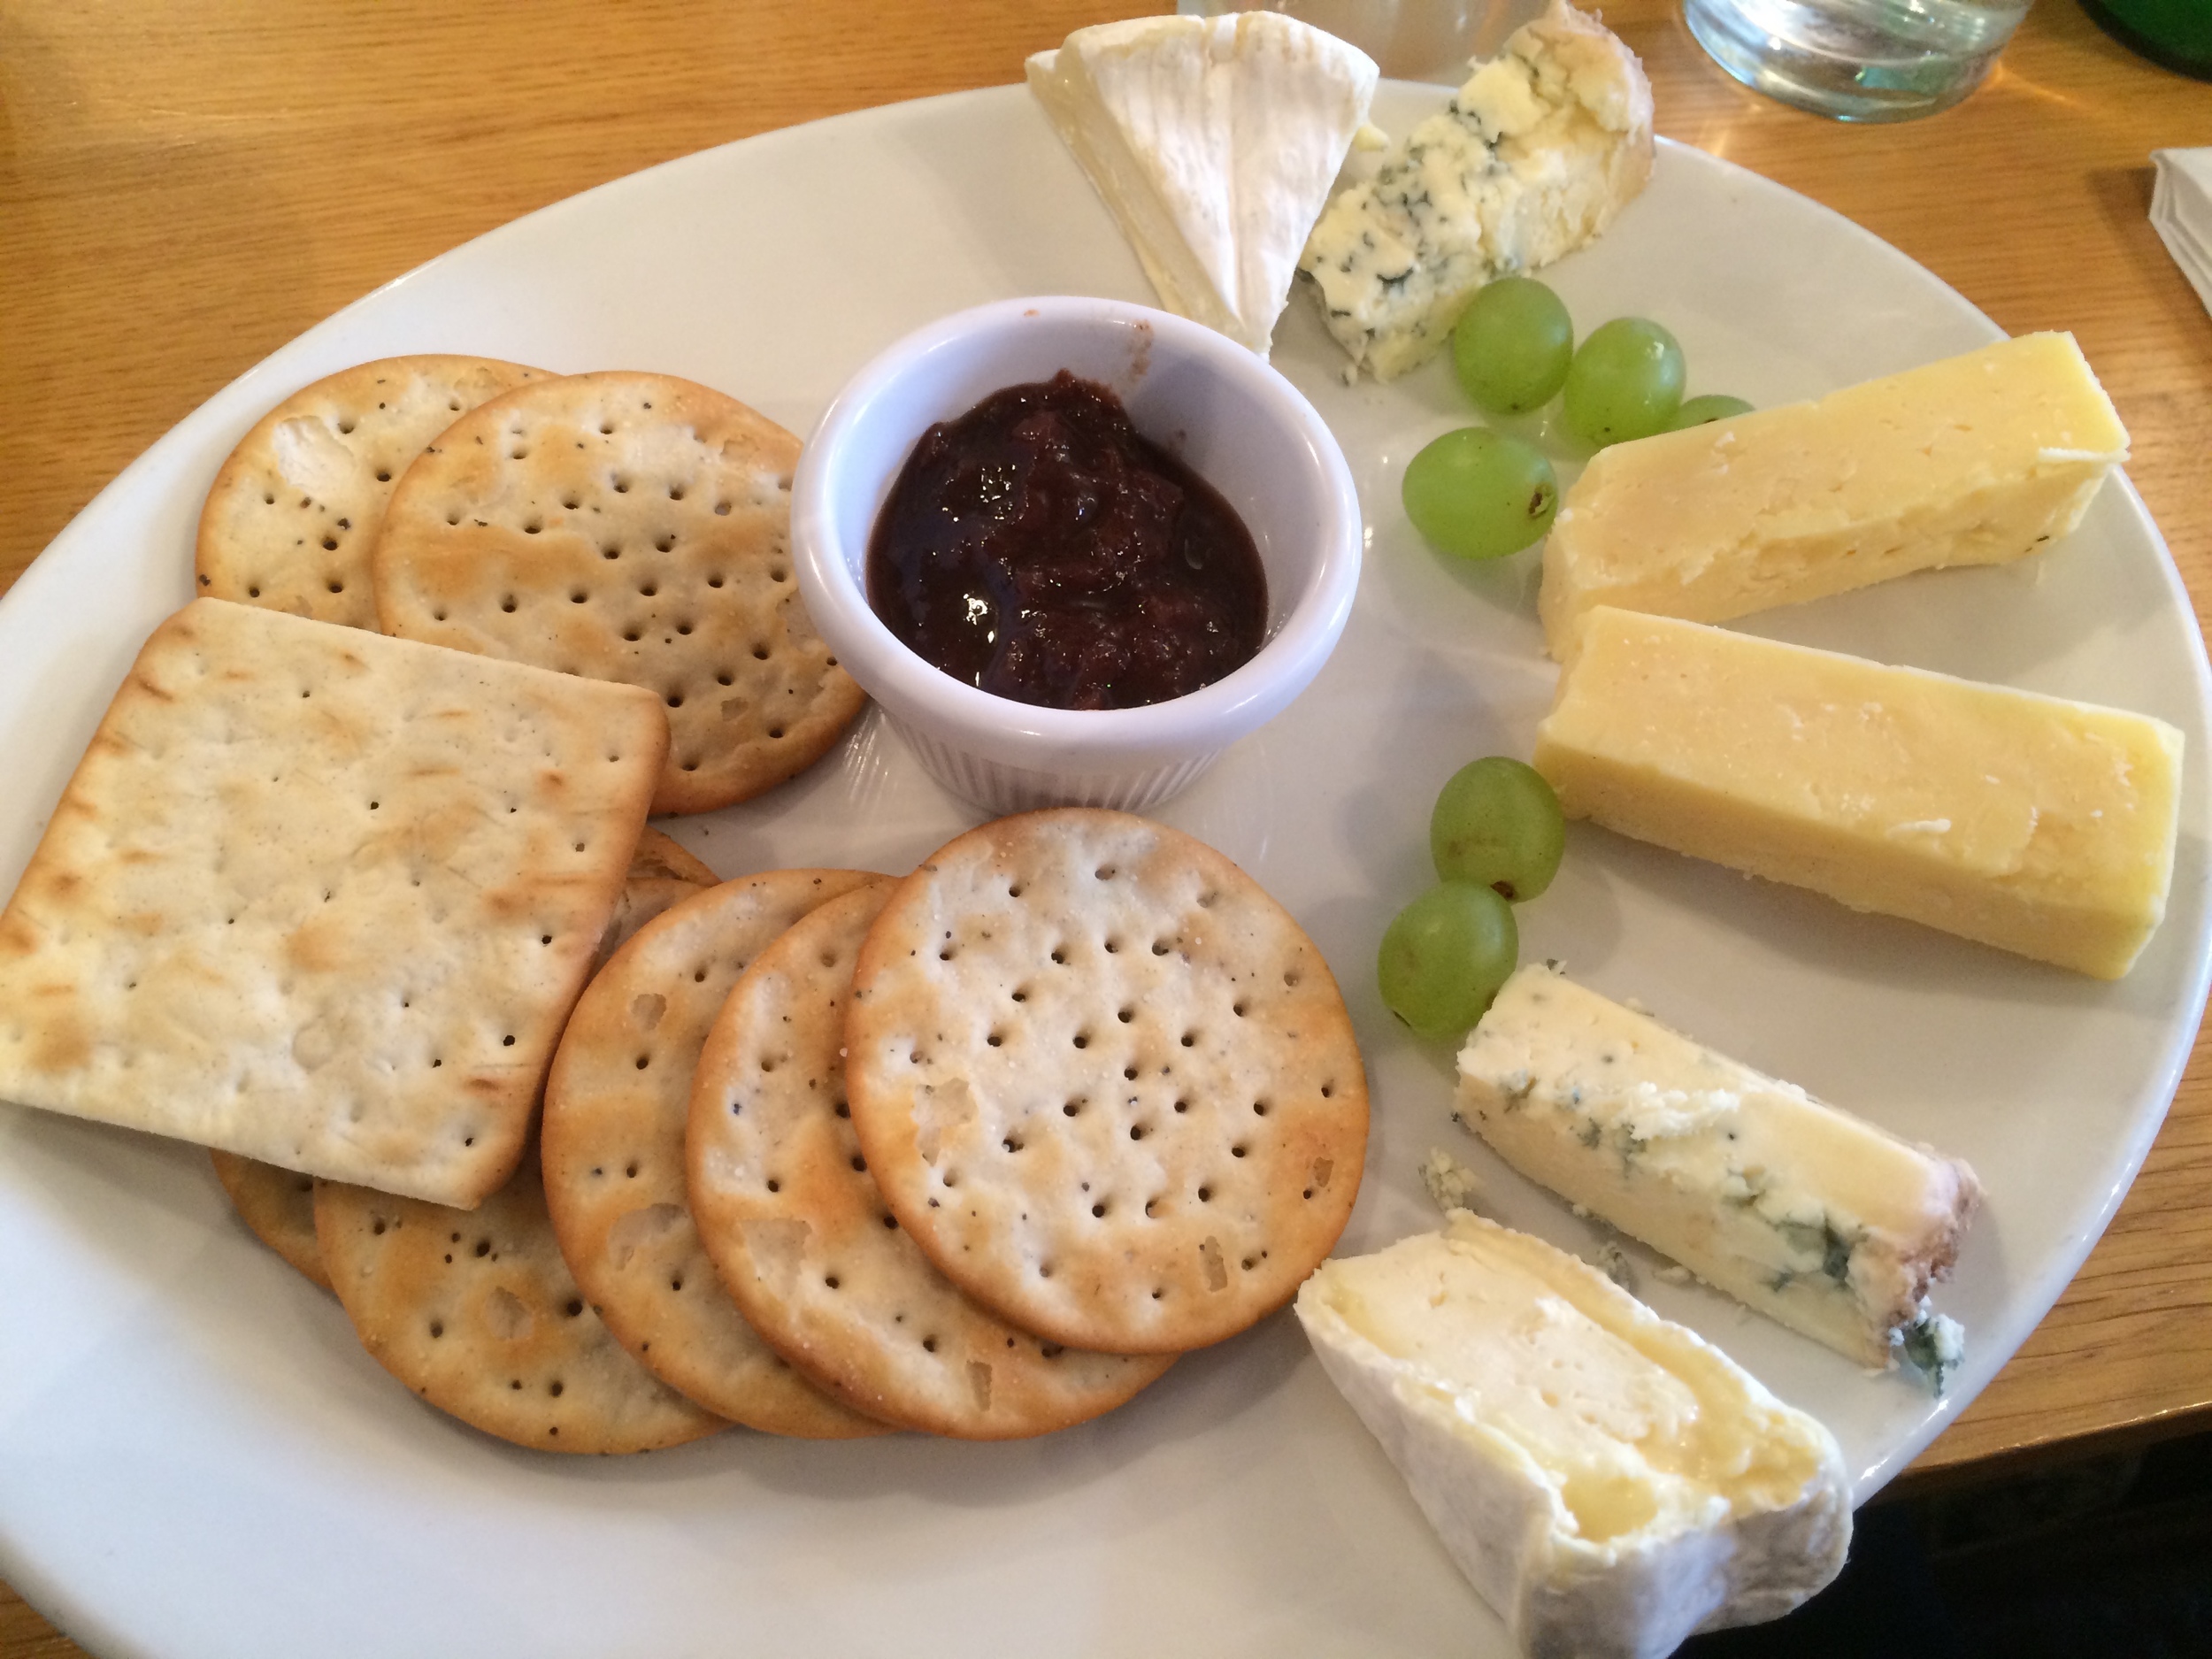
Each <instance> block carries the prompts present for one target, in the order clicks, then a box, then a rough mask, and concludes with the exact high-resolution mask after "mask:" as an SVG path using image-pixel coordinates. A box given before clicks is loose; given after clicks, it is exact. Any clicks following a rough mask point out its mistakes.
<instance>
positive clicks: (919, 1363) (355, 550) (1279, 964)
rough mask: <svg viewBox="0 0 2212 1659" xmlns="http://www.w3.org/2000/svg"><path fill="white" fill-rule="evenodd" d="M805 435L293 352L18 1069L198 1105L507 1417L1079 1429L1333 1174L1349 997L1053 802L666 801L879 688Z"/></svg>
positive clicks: (1249, 1299) (449, 1372) (1275, 1255)
mask: <svg viewBox="0 0 2212 1659" xmlns="http://www.w3.org/2000/svg"><path fill="white" fill-rule="evenodd" d="M796 451H797V444H796V442H795V440H794V439H792V438H791V437H790V435H789V434H786V433H783V432H781V431H780V429H778V428H777V427H775V426H772V425H771V424H770V423H768V422H767V421H765V420H764V419H761V418H760V417H759V416H757V415H756V414H754V413H753V412H752V411H749V410H747V409H745V408H744V407H743V406H742V405H741V404H738V403H734V402H733V401H732V400H730V399H729V398H727V397H725V396H722V395H720V394H718V393H716V392H712V391H710V390H709V389H708V388H703V387H698V386H694V385H691V384H689V383H687V382H685V381H681V380H673V379H671V378H669V377H665V376H653V375H642V374H623V373H611V374H590V375H575V376H558V375H550V374H546V373H541V372H540V371H536V370H532V369H527V368H523V367H520V366H518V365H511V364H502V363H496V362H491V361H488V360H481V359H473V358H459V357H413V358H398V359H389V360H387V361H384V362H381V363H377V364H370V365H364V366H363V367H361V368H359V369H356V370H352V371H349V372H347V373H344V374H341V375H338V376H334V377H332V378H331V379H330V380H325V381H322V382H319V383H318V384H317V385H315V386H313V387H310V388H306V390H304V391H303V392H301V393H300V394H298V395H297V396H295V397H293V398H291V399H289V400H288V401H287V402H286V403H283V404H282V405H280V406H279V407H278V408H277V409H275V410H273V411H271V412H270V414H269V415H268V417H267V418H266V419H264V420H263V421H262V422H261V424H260V425H259V426H257V427H256V428H255V429H254V430H253V432H251V433H250V434H248V436H247V438H246V440H245V441H244V442H242V444H241V445H240V446H239V449H238V450H237V451H236V452H235V453H234V455H233V456H232V457H231V458H230V460H229V462H228V463H227V465H225V466H224V468H223V469H222V471H221V473H220V475H219V477H218V479H217V480H216V483H215V486H214V488H213V489H212V490H211V494H210V496H209V500H208V503H207V507H206V510H205V512H204V516H203V519H202V523H201V528H200V536H199V543H198V549H197V566H198V582H199V586H200V589H201V592H202V595H204V596H203V597H202V598H200V599H199V600H197V601H196V602H195V603H192V604H191V605H188V607H187V608H186V609H185V610H184V611H180V612H179V613H178V614H177V615H176V616H174V617H173V618H170V619H169V621H167V622H166V623H165V624H164V625H163V626H161V627H160V628H159V629H158V630H157V632H156V633H155V634H154V636H153V638H152V639H151V640H150V641H148V643H147V645H146V647H145V649H144V650H143V651H142V653H141V655H140V657H139V658H138V660H137V662H136V664H134V667H133V669H132V671H131V673H130V675H129V677H128V678H127V680H126V682H125V684H124V686H123V687H122V689H121V690H120V691H119V693H118V694H117V695H116V698H115V701H114V703H113V704H112V706H111V708H110V710H109V711H108V714H107V716H106V718H104V721H103V722H102V724H101V726H100V729H99V731H98V733H96V736H95V738H94V740H93V742H92V744H91V747H90V749H88V752H87V754H86V756H85V758H84V760H83V762H82V763H81V764H80V766H79V768H78V771H77V772H76V774H75V776H74V777H73V780H72V781H71V783H70V785H69V787H68V789H67V791H66V792H65V795H64V796H63V799H62V801H61V803H59V805H58V807H57V808H56V810H55V813H54V817H53V819H52V821H51V823H50V826H49V828H48V830H47V833H46V834H45V836H44V838H43V839H42V841H41V843H40V845H39V847H38V849H37V850H36V852H35V855H34V856H33V859H32V862H31V864H30V866H29V868H28V869H27V871H26V872H25V873H24V876H23V878H22V880H21V883H20V885H19V887H18V889H17V891H16V893H15V895H14V897H13V898H12V900H11V902H9V904H8V907H7V909H6V910H5V912H4V914H0V1098H4V1099H9V1100H13V1101H18V1102H22V1103H25V1104H28V1105H34V1106H39V1107H44V1108H49V1109H52V1110H61V1111H65V1112H71V1113H74V1114H77V1115H79V1116H82V1117H88V1118H97V1119H101V1120H103V1121H106V1122H110V1123H116V1124H122V1125H129V1126H132V1127H135V1128H140V1129H144V1130H149V1131H152V1132H155V1133H165V1134H170V1135H175V1136H180V1137H182V1138H185V1139H188V1140H192V1141H198V1142H200V1143H202V1144H204V1145H206V1146H208V1147H210V1148H213V1149H215V1152H216V1158H217V1164H218V1169H219V1173H220V1174H221V1175H222V1177H223V1180H224V1184H225V1187H226V1188H227V1190H228V1191H230V1192H231V1193H232V1194H233V1195H234V1198H235V1200H236V1202H237V1203H238V1205H239V1208H240V1210H241V1212H242V1214H243V1215H245V1216H246V1217H247V1219H248V1220H249V1222H250V1225H253V1226H254V1227H255V1229H256V1231H257V1232H258V1233H261V1234H262V1236H264V1237H265V1238H266V1239H268V1240H270V1242H271V1243H272V1244H273V1245H275V1246H276V1247H277V1248H280V1250H282V1251H283V1252H284V1254H285V1255H286V1256H287V1258H288V1259H289V1260H291V1261H292V1262H293V1263H295V1264H296V1265H297V1266H298V1267H300V1268H301V1270H302V1271H304V1272H307V1273H308V1274H309V1275H310V1276H311V1277H314V1278H316V1279H318V1281H319V1282H321V1283H324V1284H326V1285H327V1286H330V1287H331V1288H333V1289H334V1290H335V1292H336V1293H337V1294H338V1296H339V1298H340V1300H341V1301H342V1303H343V1304H344V1306H345V1308H346V1310H347V1312H348V1313H349V1316H350V1317H352V1318H353V1320H354V1322H355V1325H356V1326H357V1329H358V1331H359V1333H360V1334H361V1336H362V1340H363V1341H364V1343H365V1346H366V1347H367V1348H368V1349H369V1350H370V1351H371V1352H372V1353H373V1354H374V1355H375V1356H376V1357H377V1358H378V1359H379V1360H380V1362H381V1363H384V1364H385V1365H386V1366H387V1367H388V1369H390V1370H391V1371H393V1372H394V1373H395V1374H396V1375H397V1376H399V1377H400V1378H402V1379H403V1380H404V1381H406V1382H407V1384H408V1385H409V1386H411V1387H412V1388H413V1389H414V1390H416V1391H417V1392H418V1393H419V1394H421V1395H423V1396H424V1397H425V1398H426V1399H428V1400H430V1401H431V1402H434V1403H435V1404H437V1405H439V1406H441V1407H443V1408H444V1409H448V1410H449V1411H451V1412H453V1413H454V1414H456V1415H457V1416H459V1417H463V1418H464V1419H465V1420H467V1421H469V1422H471V1423H473V1424H476V1425H479V1426H480V1427H482V1428H484V1429H487V1430H488V1431H489V1432H494V1433H496V1434H500V1435H503V1436H504V1437H506V1438H508V1439H511V1440H515V1441H518V1443H521V1444H525V1445H533V1446H541V1447H547V1448H555V1449H563V1450H573V1451H616V1450H636V1449H642V1448H649V1447H655V1446H664V1445H670V1444H673V1443H676V1442H678V1441H681V1440H688V1439H691V1438H693V1437H695V1436H696V1435H698V1434H702V1433H705V1432H710V1431H712V1430H714V1429H717V1428H719V1427H721V1426H723V1425H725V1424H726V1423H728V1422H738V1423H743V1424H748V1425H752V1426H754V1427H756V1428H759V1429H762V1430H764V1431H768V1432H777V1433H784V1434H795V1435H803V1436H813V1437H848V1436H856V1435H864V1434H873V1433H879V1432H886V1431H887V1430H888V1429H893V1428H910V1429H918V1430H926V1431H930V1432H939V1433H945V1434H952V1435H958V1436H963V1437H967V1438H977V1439H1002V1438H1009V1437H1012V1436H1018V1435H1026V1434H1033V1433H1037V1432H1043V1431H1045V1430H1048V1429H1051V1428H1056V1427H1059V1426H1062V1425H1066V1424H1071V1423H1076V1422H1080V1421H1083V1420H1085V1419H1087V1418H1088V1417H1092V1416H1094V1415H1096V1414H1097V1413H1098V1412H1100V1411H1102V1410H1105V1409H1109V1408H1110V1407H1111V1406H1113V1405H1115V1404H1118V1403H1119V1402H1121V1401H1123V1400H1125V1399H1127V1398H1128V1397H1129V1396H1130V1395H1132V1394H1134V1393H1135V1392H1136V1391H1137V1390H1138V1389H1140V1388H1141V1387H1142V1386H1144V1385H1145V1384H1146V1383H1148V1382H1149V1381H1150V1380H1152V1379H1154V1378H1155V1377H1156V1376H1158V1375H1159V1374H1160V1373H1161V1372H1162V1371H1164V1369H1165V1368H1166V1366H1167V1365H1168V1364H1169V1363H1171V1360H1172V1358H1173V1356H1175V1355H1176V1354H1177V1353H1179V1352H1182V1351H1185V1350H1187V1349H1188V1348H1193V1347H1196V1346H1199V1345H1202V1344H1203V1343H1208V1342H1212V1341H1217V1340H1221V1339H1222V1338H1223V1337H1225V1336H1226V1335H1229V1334H1231V1333H1233V1332H1235V1331H1238V1330H1241V1329H1243V1328H1244V1327H1245V1326H1246V1325H1249V1324H1251V1323H1252V1322H1253V1321H1254V1320H1256V1319H1257V1318H1258V1317H1261V1316H1262V1315H1263V1314H1264V1313H1266V1312H1268V1311H1270V1310H1272V1309H1274V1308H1277V1307H1279V1306H1281V1305H1282V1304H1283V1303H1284V1302H1286V1301H1287V1300H1288V1299H1289V1298H1290V1296H1291V1295H1292V1294H1294V1291H1295V1289H1296V1287H1297V1286H1298V1283H1299V1282H1300V1281H1301V1280H1302V1279H1303V1278H1304V1276H1305V1275H1306V1273H1307V1272H1309V1271H1310V1270H1311V1269H1312V1267H1313V1266H1315V1265H1316V1264H1317V1263H1318V1262H1319V1261H1320V1260H1321V1259H1322V1258H1323V1257H1324V1256H1325V1255H1326V1254H1327V1252H1328V1250H1329V1248H1331V1247H1332V1246H1333V1242H1334V1240H1335V1239H1336V1237H1337V1234H1338V1233H1339V1231H1340V1229H1341V1227H1342V1225H1344V1222H1345V1220H1346V1218H1347V1217H1348V1215H1349V1212H1350V1208H1351V1203H1352V1200H1353V1197H1354V1195H1355V1194H1356V1190H1357V1187H1358V1181H1359V1174H1360V1165H1361V1160H1362V1156H1363V1150H1364V1144H1365V1135H1366V1111H1367V1108H1366V1091H1365V1086H1364V1079H1363V1073H1362V1070H1361V1064H1360V1059H1359V1055H1358V1052H1357V1049H1356V1045H1355V1044H1354V1041H1353V1039H1352V1034H1351V1029H1350V1025H1349V1022H1348V1018H1347V1017H1346V1015H1345V1011H1344V1008H1343V1004H1342V1001H1341V999H1340V996H1339V995H1338V994H1337V991H1336V987H1335V986H1334V983H1333V980H1332V979H1331V978H1330V976H1329V973H1328V970H1327V968H1326V966H1325V964H1323V962H1322V960H1321V958H1320V956H1319V954H1318V952H1317V951H1316V950H1315V949H1314V948H1313V946H1312V944H1311V942H1310V941H1308V940H1307V939H1306V937H1305V935H1304V934H1303V933H1302V932H1301V931H1300V930H1299V929H1298V927H1297V926H1296V924H1295V923H1294V922H1293V921H1292V920H1291V918H1289V917H1288V916H1287V915H1286V913H1285V912H1283V911H1282V910H1281V909H1280V908H1279V906H1277V905H1275V904H1274V902H1272V901H1271V900H1270V899H1269V898H1268V897H1267V895H1265V894H1264V893H1263V892H1261V891H1260V889H1259V888H1258V887H1257V886H1256V884H1254V883H1253V882H1252V881H1251V880H1250V879H1249V878H1248V877H1246V876H1245V875H1244V874H1243V872H1240V871H1239V870H1237V869H1236V867H1235V866H1234V865H1233V864H1230V863H1229V862H1228V861H1227V860H1225V859H1224V858H1222V857H1221V856H1219V855H1218V854H1217V853H1215V852H1213V851H1212V850H1211V849H1208V848H1205V847H1203V846H1202V845H1201V844H1199V843H1197V842H1195V841H1191V840H1190V839H1189V838H1187V837H1185V836H1181V835H1179V834H1178V833H1175V832H1172V831H1170V830H1167V829H1164V828H1163V827H1162V826H1157V825H1154V824H1150V823H1148V822H1145V821H1144V820H1141V819H1137V818H1129V817H1126V816H1125V815H1121V814H1116V813H1108V812H1097V811H1087V810H1070V811H1066V812H1056V813H1042V814H1032V815H1028V816H1027V817H1025V818H1017V819H1010V820H1002V821H1001V822H1000V823H997V824H993V825H987V826H983V827H982V828H981V829H979V830H977V831H974V832H972V833H970V834H968V835H966V836H964V837H962V838H960V839H959V840H958V841H955V842H953V843H952V844H951V845H950V846H949V847H948V848H946V849H943V850H942V851H941V853H940V854H938V855H937V856H935V857H933V859H931V860H930V861H928V862H927V863H926V864H924V865H923V866H922V867H921V869H919V870H918V871H916V872H914V873H913V874H912V875H910V876H909V877H907V878H905V879H903V880H894V879H891V878H888V877H885V876H880V875H876V874H873V873H871V872H850V871H836V870H810V871H783V872H768V873H765V874H762V875H757V876H754V877H750V878H747V879H741V880H738V881H733V882H726V883H723V882H717V881H716V880H715V879H714V877H713V872H711V871H710V870H708V869H707V868H706V867H705V866H704V865H703V864H700V863H699V862H698V861H697V860H696V859H695V858H693V857H692V856H690V855H688V854H687V853H685V852H684V851H683V849H681V848H680V846H678V845H677V844H676V843H675V842H673V841H671V840H669V839H668V838H667V837H665V836H663V835H661V834H659V833H657V832H654V831H651V830H649V829H648V828H647V827H646V822H645V820H646V818H647V816H648V814H649V812H687V811H699V810H710V809H711V808H715V807H719V806H723V805H727V804H730V803H733V802H735V801H739V800H742V799H745V798H747V797H748V796H749V795H754V794H757V793H759V792H760V791H763V790H764V789H767V788H770V787H773V786H774V785H775V784H777V783H779V782H781V781H783V780H786V779H787V778H789V777H790V776H792V775H793V774H794V773H795V772H796V771H798V770H799V769H800V768H802V767H803V766H804V765H806V764H809V763H810V762H811V761H812V760H813V759H815V758H817V757H819V756H820V755H822V754H823V753H825V752H826V751H827V750H828V749H830V748H831V747H833V745H834V743H835V741H836V740H837V738H838V736H839V734H840V733H841V732H842V730H843V729H844V727H845V726H846V725H847V724H849V721H850V720H851V718H853V717H854V715H855V714H856V712H857V711H858V709H859V707H860V704H861V702H862V698H861V695H860V693H859V691H858V689H857V687H855V686H854V685H853V684H852V682H851V680H849V677H847V676H846V675H844V673H843V672H842V671H841V670H840V669H839V668H838V667H837V665H836V664H835V663H834V661H833V659H832V658H831V657H830V656H829V654H828V652H827V650H826V648H825V647H824V646H823V645H822V643H821V641H819V639H818V637H817V636H816V635H815V634H814V633H813V630H812V628H811V626H810V625H809V623H808V622H807V619H806V618H805V615H804V611H803V608H802V606H801V605H800V603H799V600H798V596H797V590H796V586H795V582H794V580H793V578H792V571H791V568H790V561H789V557H788V550H787V524H788V508H787V496H788V487H789V481H790V472H791V467H792V465H793V463H794V461H795V457H796ZM541 1101H542V1104H543V1115H542V1122H541V1124H540V1119H539V1112H538V1109H539V1106H540V1102H541Z"/></svg>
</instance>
